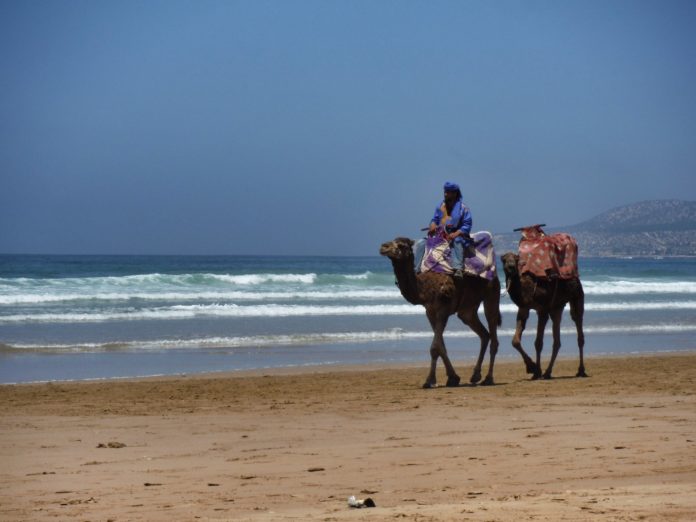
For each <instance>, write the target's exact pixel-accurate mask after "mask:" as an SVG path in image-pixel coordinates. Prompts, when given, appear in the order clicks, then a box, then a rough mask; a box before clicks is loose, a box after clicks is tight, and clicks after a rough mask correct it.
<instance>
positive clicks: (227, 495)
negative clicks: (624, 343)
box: [0, 353, 696, 522]
mask: <svg viewBox="0 0 696 522" xmlns="http://www.w3.org/2000/svg"><path fill="white" fill-rule="evenodd" d="M546 360H547V358H544V361H546ZM440 366H441V365H440ZM472 366H473V365H472V364H466V365H463V364H460V365H458V366H457V369H458V371H459V374H460V376H461V377H462V382H465V381H466V380H467V379H468V377H469V372H470V371H471V368H472ZM586 367H587V371H588V373H589V375H590V377H589V378H586V379H584V378H575V377H574V374H575V370H576V369H577V360H576V359H573V358H572V357H567V358H564V359H559V360H558V361H557V365H556V368H555V369H554V376H555V378H554V379H552V380H550V381H543V380H539V381H531V380H529V378H528V376H527V375H526V374H525V373H524V367H523V364H522V362H521V361H515V362H507V361H505V362H502V363H500V364H498V363H496V372H495V378H496V385H495V386H492V387H485V386H468V385H464V386H459V387H457V388H446V387H439V388H436V389H433V390H423V389H421V387H420V386H421V384H422V383H423V381H424V379H425V377H426V374H427V370H428V368H427V365H426V364H422V363H421V364H407V365H401V364H400V365H397V367H394V366H393V365H383V366H380V365H373V366H371V367H370V368H369V369H366V368H365V367H362V366H353V365H351V366H344V367H341V368H340V369H336V368H328V367H319V368H314V369H313V370H307V368H294V369H289V370H288V369H282V370H275V369H272V370H269V369H263V370H253V371H246V372H244V374H240V373H237V372H232V373H227V374H225V375H218V374H210V373H208V374H202V375H190V376H183V377H153V378H145V379H128V380H123V381H91V382H73V383H46V384H19V385H6V386H2V387H0V433H2V436H1V437H0V458H2V460H3V463H4V466H3V468H4V469H3V470H0V486H1V487H0V518H2V519H3V520H29V519H30V520H39V521H41V520H54V519H55V518H56V517H57V518H59V519H74V518H77V519H81V520H109V519H111V520H143V521H145V520H147V521H155V522H157V521H169V520H194V519H204V520H250V521H257V520H261V521H266V520H316V521H319V520H327V519H328V520H338V521H342V520H367V519H369V520H378V521H382V520H384V521H386V520H393V519H395V518H406V519H411V520H413V519H419V520H445V521H450V520H451V521H454V520H476V521H484V520H502V521H513V520H514V521H517V520H520V519H541V520H568V521H570V520H588V519H592V520H626V519H628V520H638V519H647V520H669V521H672V520H684V521H687V520H693V519H694V517H696V436H695V435H694V433H696V353H680V354H669V355H664V354H657V355H651V356H644V355H636V356H617V357H613V356H612V357H596V356H588V357H587V358H586ZM438 379H439V382H440V383H441V384H444V382H445V379H444V375H443V370H442V368H440V371H439V372H438ZM351 495H355V496H356V497H358V498H365V497H370V498H372V499H373V500H374V501H375V503H376V505H377V507H376V508H374V509H368V510H366V511H365V510H356V509H351V508H349V507H348V504H347V499H348V497H349V496H351Z"/></svg>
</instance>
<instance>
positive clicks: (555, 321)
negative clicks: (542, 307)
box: [544, 307, 563, 379]
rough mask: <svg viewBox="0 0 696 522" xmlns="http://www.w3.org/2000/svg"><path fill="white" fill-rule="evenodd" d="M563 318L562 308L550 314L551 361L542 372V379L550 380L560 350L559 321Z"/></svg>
mask: <svg viewBox="0 0 696 522" xmlns="http://www.w3.org/2000/svg"><path fill="white" fill-rule="evenodd" d="M562 318H563V307H561V308H557V309H556V310H553V311H552V312H551V325H552V326H553V351H552V352H551V361H550V362H549V366H548V368H546V371H545V372H544V379H551V372H553V365H554V363H555V362H556V356H557V355H558V352H559V350H560V349H561V319H562Z"/></svg>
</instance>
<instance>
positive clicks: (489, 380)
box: [481, 375, 495, 386]
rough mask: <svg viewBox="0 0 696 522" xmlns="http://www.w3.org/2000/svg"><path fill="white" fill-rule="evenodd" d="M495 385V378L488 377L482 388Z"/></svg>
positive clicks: (482, 383)
mask: <svg viewBox="0 0 696 522" xmlns="http://www.w3.org/2000/svg"><path fill="white" fill-rule="evenodd" d="M494 384H495V383H494V382H493V377H491V376H490V375H487V376H486V378H485V379H484V380H483V382H481V386H493V385H494Z"/></svg>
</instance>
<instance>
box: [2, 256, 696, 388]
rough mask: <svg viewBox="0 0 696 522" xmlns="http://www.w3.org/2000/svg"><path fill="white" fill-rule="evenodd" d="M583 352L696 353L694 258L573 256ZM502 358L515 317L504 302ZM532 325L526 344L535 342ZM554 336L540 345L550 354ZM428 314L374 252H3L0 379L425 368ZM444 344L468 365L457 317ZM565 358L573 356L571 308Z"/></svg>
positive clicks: (469, 344)
mask: <svg viewBox="0 0 696 522" xmlns="http://www.w3.org/2000/svg"><path fill="white" fill-rule="evenodd" d="M580 275H581V278H582V281H583V285H584V288H585V294H586V305H585V308H586V313H585V333H586V338H587V343H586V353H587V355H588V356H589V357H591V356H592V355H593V354H594V355H599V354H622V353H644V352H660V351H666V350H668V351H682V350H692V349H694V348H696V344H695V343H694V342H693V341H692V336H693V335H694V333H695V332H696V259H695V258H679V259H615V258H611V259H606V258H581V259H580ZM501 311H502V315H503V327H502V330H501V331H500V336H501V346H502V349H501V353H500V356H502V357H518V356H517V354H516V352H514V350H513V349H512V348H511V346H510V338H511V336H512V333H513V329H514V324H515V313H516V308H515V307H514V305H513V304H512V302H511V301H510V300H509V298H508V297H507V296H503V297H502V300H501ZM533 334H534V324H533V321H530V324H529V327H528V330H527V332H526V334H525V337H524V339H523V341H524V342H525V346H526V347H527V348H528V349H530V348H532V349H533V347H532V337H533ZM548 336H550V328H549V329H548V332H547V346H550V340H549V338H548ZM430 338H431V333H430V328H429V325H428V323H427V321H426V319H425V317H424V313H423V308H422V307H420V306H412V305H410V304H408V303H406V301H404V299H403V298H402V297H401V295H400V294H399V292H398V290H397V288H396V286H395V285H394V276H393V274H392V270H391V264H390V263H389V261H388V260H386V259H385V258H381V257H378V256H375V257H324V258H303V257H289V258H284V257H272V258H269V257H252V256H205V257H204V256H200V257H199V256H15V255H0V382H2V383H8V382H26V381H45V380H66V379H90V378H113V377H133V376H145V375H162V374H182V373H197V372H209V371H234V370H243V369H255V368H275V367H289V366H303V365H330V364H370V363H375V362H418V361H422V362H423V363H424V364H427V361H428V358H429V355H428V347H429V343H430ZM445 339H446V342H447V345H448V349H449V351H450V354H451V355H452V357H453V360H454V362H455V364H457V363H459V365H462V364H470V363H471V360H472V359H473V358H475V356H476V355H477V351H478V339H477V338H476V337H475V336H474V334H473V333H472V332H471V331H470V330H468V328H466V327H465V326H463V325H462V324H461V323H460V322H459V321H458V320H457V319H456V318H453V319H452V320H451V321H450V324H449V327H448V330H447V333H446V338H445ZM562 342H563V348H562V352H561V353H562V355H565V356H571V357H574V356H575V355H576V354H577V348H576V345H575V330H574V325H573V323H572V321H570V318H569V317H568V315H567V313H566V316H565V317H564V322H563V330H562Z"/></svg>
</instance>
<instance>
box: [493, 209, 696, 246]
mask: <svg viewBox="0 0 696 522" xmlns="http://www.w3.org/2000/svg"><path fill="white" fill-rule="evenodd" d="M530 224H533V223H530ZM545 231H546V232H547V233H548V234H552V233H554V232H567V233H569V234H571V235H573V236H574V237H575V238H576V239H577V241H578V246H579V250H580V255H581V256H649V257H654V256H696V201H681V200H676V199H658V200H651V201H641V202H640V203H633V204H630V205H624V206H622V207H616V208H613V209H611V210H608V211H606V212H603V213H602V214H599V215H597V216H595V217H593V218H591V219H588V220H587V221H583V222H582V223H578V224H577V225H570V226H566V227H558V228H552V227H548V228H545ZM519 239H520V236H519V233H514V234H513V233H510V234H495V235H494V244H495V248H496V252H497V253H500V254H502V253H504V252H508V251H513V252H516V251H517V244H518V242H519Z"/></svg>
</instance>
